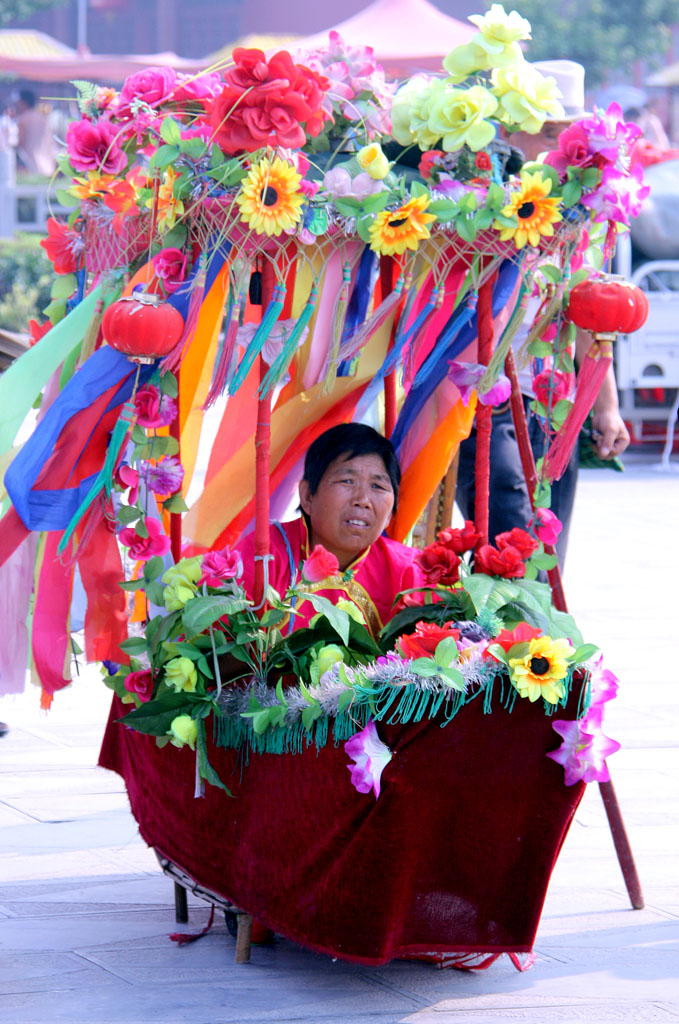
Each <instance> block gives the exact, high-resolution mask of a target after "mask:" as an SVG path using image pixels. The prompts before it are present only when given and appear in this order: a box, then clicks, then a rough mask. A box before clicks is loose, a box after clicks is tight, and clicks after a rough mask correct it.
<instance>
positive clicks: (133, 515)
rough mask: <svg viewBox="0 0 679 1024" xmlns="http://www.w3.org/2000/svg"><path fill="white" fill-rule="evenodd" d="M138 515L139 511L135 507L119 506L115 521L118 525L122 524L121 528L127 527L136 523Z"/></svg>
mask: <svg viewBox="0 0 679 1024" xmlns="http://www.w3.org/2000/svg"><path fill="white" fill-rule="evenodd" d="M140 515H141V510H140V509H138V508H137V506H136V505H121V506H120V508H119V509H118V515H117V516H116V519H117V520H118V522H119V523H122V524H123V526H129V525H130V523H134V522H136V520H137V519H139V516H140Z"/></svg>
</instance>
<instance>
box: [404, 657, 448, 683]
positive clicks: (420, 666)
mask: <svg viewBox="0 0 679 1024" xmlns="http://www.w3.org/2000/svg"><path fill="white" fill-rule="evenodd" d="M410 669H411V671H412V672H415V674H416V675H418V676H424V677H425V678H428V677H429V676H437V675H438V674H439V672H440V671H441V669H440V666H439V665H437V664H436V662H434V661H432V659H431V658H415V660H414V661H411V663H410Z"/></svg>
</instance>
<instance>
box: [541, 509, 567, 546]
mask: <svg viewBox="0 0 679 1024" xmlns="http://www.w3.org/2000/svg"><path fill="white" fill-rule="evenodd" d="M535 519H536V525H535V532H536V534H537V536H538V540H541V541H542V543H543V544H551V545H552V546H553V545H554V544H556V541H557V537H558V536H559V534H560V533H561V529H562V527H561V520H560V519H559V517H558V516H556V515H554V513H553V512H551V511H550V509H548V508H536V510H535Z"/></svg>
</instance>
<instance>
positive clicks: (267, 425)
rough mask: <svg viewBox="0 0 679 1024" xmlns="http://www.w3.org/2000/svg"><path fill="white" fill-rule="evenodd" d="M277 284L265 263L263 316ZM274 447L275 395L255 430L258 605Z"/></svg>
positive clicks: (264, 400)
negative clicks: (272, 411) (270, 458)
mask: <svg viewBox="0 0 679 1024" xmlns="http://www.w3.org/2000/svg"><path fill="white" fill-rule="evenodd" d="M275 285H276V275H275V273H274V268H273V264H272V263H271V262H270V261H269V260H267V259H264V260H263V267H262V315H263V314H264V311H265V310H266V308H267V306H268V305H269V302H270V301H271V297H272V295H273V290H274V287H275ZM266 372H267V366H266V364H265V363H264V361H263V360H262V357H261V356H260V357H259V379H260V382H261V381H262V380H264V377H265V375H266ZM270 448H271V392H269V393H268V394H266V395H264V396H262V397H261V398H259V399H258V401H257V427H256V430H255V580H254V590H255V592H254V594H253V597H254V600H255V604H256V605H259V604H261V602H262V600H263V598H264V584H265V575H264V566H265V564H266V556H267V555H268V554H269V500H270V493H269V486H270V481H269V451H270Z"/></svg>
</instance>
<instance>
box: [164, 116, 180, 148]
mask: <svg viewBox="0 0 679 1024" xmlns="http://www.w3.org/2000/svg"><path fill="white" fill-rule="evenodd" d="M160 137H161V139H162V140H163V142H167V144H168V145H169V146H179V145H180V143H181V141H182V130H181V125H180V124H179V122H178V121H175V119H174V118H173V117H165V118H163V123H162V124H161V126H160Z"/></svg>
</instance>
